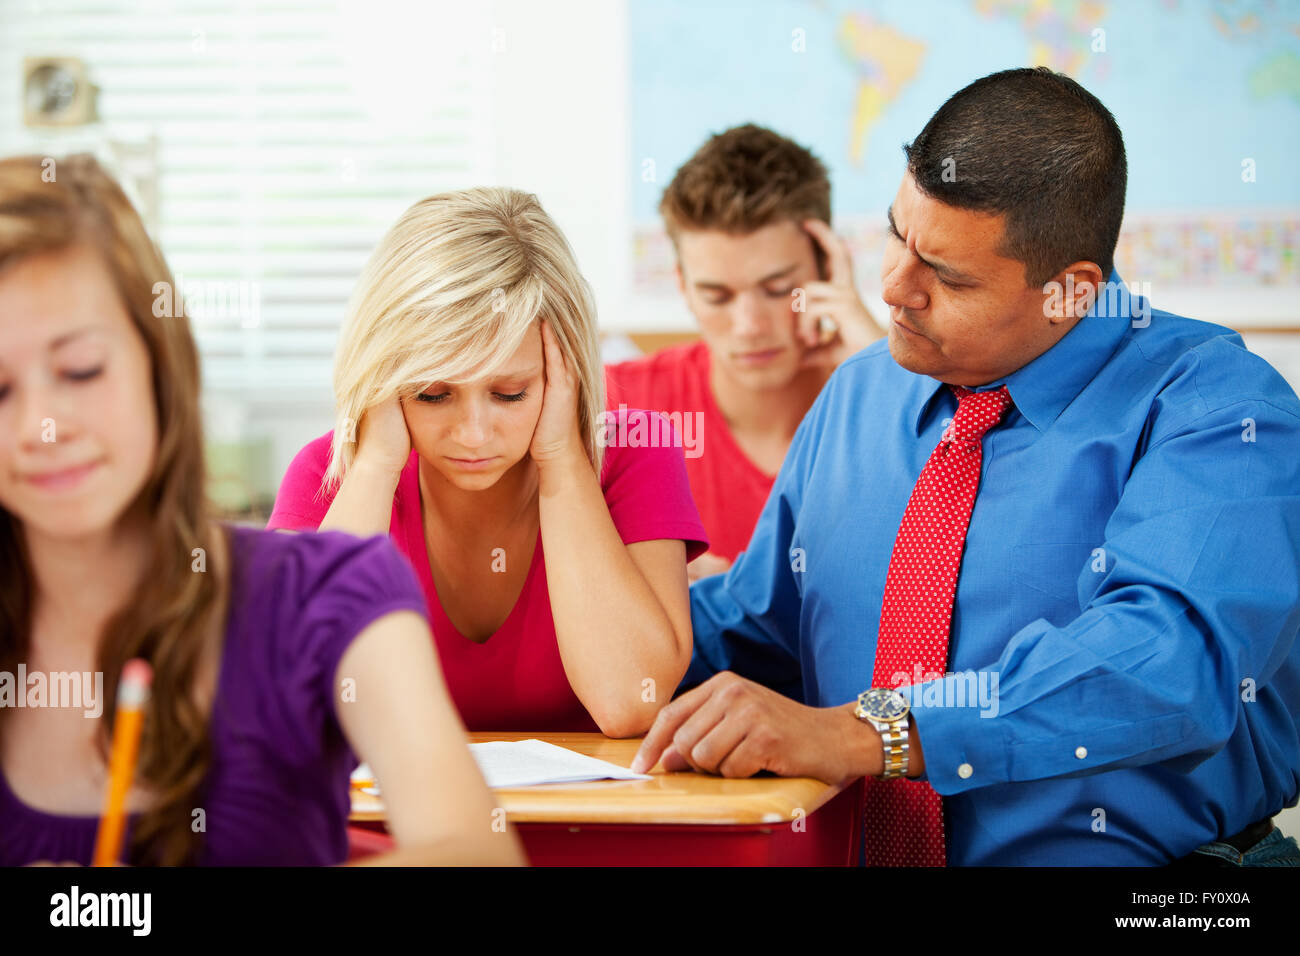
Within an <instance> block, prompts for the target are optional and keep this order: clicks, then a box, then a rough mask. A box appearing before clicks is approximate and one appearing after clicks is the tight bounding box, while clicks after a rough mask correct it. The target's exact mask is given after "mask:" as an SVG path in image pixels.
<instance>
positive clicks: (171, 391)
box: [0, 155, 229, 865]
mask: <svg viewBox="0 0 1300 956" xmlns="http://www.w3.org/2000/svg"><path fill="white" fill-rule="evenodd" d="M83 245H84V246H86V247H88V248H91V249H93V250H95V251H96V253H98V254H99V255H100V256H101V257H102V259H103V261H104V263H105V265H106V267H107V269H108V271H109V273H110V275H111V276H112V277H113V281H114V284H115V285H116V287H117V290H118V293H119V295H120V296H121V301H122V304H123V305H124V306H125V308H126V311H127V313H128V314H129V315H130V317H131V321H132V324H133V325H134V327H135V329H136V331H137V332H138V333H139V335H140V337H141V339H143V341H144V345H145V348H146V350H147V352H148V354H149V359H150V365H151V368H152V385H153V395H154V403H155V408H156V410H157V416H158V448H157V454H156V456H155V458H154V465H153V470H152V472H151V473H150V475H149V476H148V478H147V479H146V481H145V483H144V486H143V487H142V488H141V489H140V491H139V494H138V495H137V496H136V498H135V500H134V501H133V502H132V503H131V504H130V505H129V506H128V508H127V509H126V511H125V512H124V513H123V514H124V515H134V514H142V515H145V516H147V519H146V520H147V521H148V522H149V527H150V535H149V537H150V543H151V549H150V554H149V557H148V561H147V564H146V570H145V572H144V574H143V575H142V576H141V579H140V581H139V583H138V584H137V586H136V588H135V591H134V593H133V594H132V595H131V596H130V597H129V598H128V599H127V600H126V602H125V603H124V604H123V605H122V607H121V608H120V609H119V610H118V611H117V612H116V613H115V614H114V615H113V616H112V617H111V618H110V620H109V621H108V623H107V625H106V626H105V628H104V631H103V633H102V635H101V636H100V642H99V646H98V649H97V654H96V667H97V669H98V670H100V671H102V672H103V674H104V686H105V689H106V694H105V700H104V717H105V719H104V720H103V721H102V723H101V727H100V735H99V739H98V745H99V748H100V752H101V754H102V755H105V756H106V755H107V751H108V741H109V735H110V733H111V731H112V722H113V715H114V710H115V706H116V701H117V685H118V681H119V679H120V677H121V673H122V666H123V665H124V664H125V663H126V662H127V661H128V660H129V659H131V658H133V657H140V658H143V659H145V660H146V661H148V662H149V663H150V664H151V665H152V666H153V671H154V680H153V693H152V696H151V698H150V701H149V705H148V710H147V713H146V720H145V725H144V728H145V729H144V736H143V739H142V740H141V744H140V763H139V770H138V778H139V779H140V780H142V781H143V782H145V783H146V784H147V785H148V786H149V788H150V789H151V790H153V791H154V792H155V793H156V794H157V798H158V799H157V801H156V803H155V805H154V806H152V807H151V808H150V809H149V810H148V811H146V812H145V813H143V814H141V818H140V819H139V821H138V822H137V823H136V825H135V826H134V827H133V830H132V837H131V846H130V848H129V850H128V854H127V855H128V859H129V860H130V861H131V862H136V863H157V864H163V865H173V864H179V863H192V862H195V861H196V859H197V855H198V850H199V840H200V837H199V836H197V835H196V834H195V833H194V831H193V829H192V827H191V813H192V811H193V809H194V808H195V807H197V806H200V805H201V794H200V790H201V787H202V785H203V782H204V779H205V777H206V775H207V771H208V767H209V765H210V761H211V756H210V752H209V743H210V742H209V735H208V721H207V714H206V711H205V710H204V709H202V708H201V707H200V705H199V702H198V701H197V700H196V694H195V691H196V680H197V676H198V671H199V668H200V665H201V664H202V663H203V662H204V658H205V651H206V652H209V653H210V652H211V651H212V650H213V648H212V647H211V645H210V644H209V641H208V637H209V635H211V634H212V633H213V632H214V630H218V631H219V629H220V624H221V623H223V622H224V620H225V607H226V597H227V590H228V584H229V582H228V575H227V574H226V572H225V564H226V562H225V561H224V560H223V558H224V556H225V555H226V554H228V553H229V548H228V540H227V538H226V535H225V532H224V529H223V528H222V526H221V525H219V524H217V523H216V522H214V521H213V520H212V518H211V514H210V511H209V505H208V503H207V499H206V497H205V494H204V470H203V444H202V429H201V420H200V412H199V358H198V350H197V349H196V348H195V344H194V338H193V336H192V334H191V332H190V328H189V325H188V323H187V322H186V320H185V319H184V318H179V317H164V318H158V317H156V316H155V315H154V311H153V303H154V300H155V283H158V282H166V283H168V288H169V289H174V288H175V285H174V283H173V282H172V275H171V272H170V271H169V270H168V268H167V264H166V262H165V261H164V260H163V257H162V254H161V253H160V252H159V250H158V248H157V247H156V246H155V245H154V243H153V242H152V241H151V240H150V239H149V236H148V234H147V232H146V231H145V227H144V224H143V223H142V222H141V220H140V217H139V215H138V214H137V213H136V211H135V209H134V208H133V207H132V205H131V203H130V200H128V199H127V197H126V195H125V194H124V193H123V192H122V190H121V188H120V187H119V186H118V185H117V183H115V182H114V181H113V179H112V178H111V177H110V176H109V175H108V174H107V173H106V172H105V171H104V170H103V168H102V167H101V166H100V165H99V163H98V162H96V161H95V159H94V158H93V157H91V156H88V155H81V156H71V157H68V158H66V159H62V160H58V161H55V160H51V159H47V158H42V157H39V156H20V157H14V158H11V159H4V160H0V269H5V268H7V267H8V266H10V265H12V264H13V263H14V262H16V261H17V260H19V259H21V258H23V257H26V256H30V255H33V254H37V253H45V252H57V251H60V250H64V249H70V248H73V247H76V246H83ZM194 548H203V549H204V553H205V554H206V555H207V557H208V558H209V559H211V560H212V561H213V564H214V565H215V566H214V567H213V568H211V569H209V570H208V571H207V572H206V573H202V574H199V573H195V572H194V571H192V570H191V554H192V549H194ZM33 585H34V581H33V578H32V572H31V568H30V567H29V564H28V558H27V554H26V550H25V544H24V535H23V528H22V525H21V523H20V522H19V521H18V520H17V519H16V518H15V517H14V516H13V515H11V514H9V513H8V512H6V511H5V510H4V509H3V508H0V670H9V671H10V672H12V671H13V669H14V667H15V665H16V664H17V663H18V662H19V661H22V660H25V659H26V657H27V655H28V653H29V651H30V643H31V625H32V611H33V606H32V605H33ZM2 717H3V714H2V713H0V718H2ZM2 727H3V723H0V728H2Z"/></svg>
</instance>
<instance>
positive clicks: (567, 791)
mask: <svg viewBox="0 0 1300 956" xmlns="http://www.w3.org/2000/svg"><path fill="white" fill-rule="evenodd" d="M528 738H536V739H538V740H545V741H547V742H548V743H552V744H555V745H557V746H560V747H567V748H569V749H570V750H575V751H577V752H578V753H582V754H587V755H589V756H592V757H597V758H599V759H601V760H607V761H609V762H610V763H614V764H618V765H619V766H621V767H628V766H631V764H632V758H633V757H634V756H635V755H636V751H637V748H638V747H639V746H640V745H641V742H640V740H610V739H609V738H608V737H604V736H602V735H600V734H526V733H518V734H512V733H472V734H470V735H469V739H470V742H471V743H482V742H484V741H489V740H526V739H528ZM494 796H495V797H496V798H497V800H498V801H499V806H500V807H501V808H502V809H504V810H505V811H506V818H507V819H508V820H510V822H511V823H512V824H514V825H515V827H516V828H517V829H518V830H519V834H520V836H521V838H522V839H523V842H524V848H525V850H526V851H527V852H528V857H529V859H530V861H531V862H532V863H533V864H534V865H536V866H574V865H579V866H581V865H592V866H619V865H623V866H647V865H649V866H656V865H668V866H691V865H703V866H726V865H739V866H765V865H766V866H772V865H787V866H789V865H793V866H799V865H831V866H845V865H848V864H850V863H851V862H856V860H855V858H854V857H855V854H856V852H857V844H856V839H855V836H856V834H857V833H859V832H860V830H861V822H860V821H861V816H860V814H861V806H862V798H861V797H862V787H861V783H860V782H859V783H858V784H857V785H855V786H852V787H849V788H847V789H843V790H841V789H840V788H838V787H832V786H829V785H828V784H825V783H823V782H822V781H820V780H814V779H812V778H809V777H773V776H763V777H751V778H747V779H743V780H729V779H726V778H723V777H713V776H708V775H705V774H696V773H664V772H662V771H658V772H654V773H653V775H652V779H650V780H621V781H616V780H605V781H594V782H590V783H570V784H547V785H545V786H538V787H523V788H519V789H502V790H496V791H494ZM383 819H384V809H383V803H382V801H381V799H380V798H378V797H375V796H373V795H371V794H366V793H361V792H360V791H359V790H353V791H352V818H351V822H352V823H353V825H366V826H371V827H382V825H383Z"/></svg>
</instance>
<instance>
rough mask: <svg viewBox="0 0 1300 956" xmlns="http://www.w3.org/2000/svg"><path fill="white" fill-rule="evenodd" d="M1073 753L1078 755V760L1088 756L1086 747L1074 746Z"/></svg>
mask: <svg viewBox="0 0 1300 956" xmlns="http://www.w3.org/2000/svg"><path fill="white" fill-rule="evenodd" d="M1074 755H1075V756H1076V757H1078V758H1079V759H1080V760H1082V759H1083V758H1084V757H1086V756H1088V748H1087V747H1076V748H1074Z"/></svg>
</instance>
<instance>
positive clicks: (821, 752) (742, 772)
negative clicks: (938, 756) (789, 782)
mask: <svg viewBox="0 0 1300 956" xmlns="http://www.w3.org/2000/svg"><path fill="white" fill-rule="evenodd" d="M853 707H854V705H853V704H852V703H849V704H845V705H843V706H841V707H805V706H804V705H803V704H800V703H797V702H795V701H793V700H791V699H790V698H788V697H783V696H782V695H780V694H778V693H777V692H776V691H774V690H769V689H768V688H766V687H763V686H762V685H761V684H756V683H754V682H753V681H750V680H746V679H745V678H743V677H740V676H738V675H736V674H733V673H731V672H729V671H724V672H722V673H721V674H715V675H714V676H713V677H711V678H709V679H708V680H707V681H705V682H704V683H703V684H701V685H700V686H699V687H696V688H695V689H694V690H691V691H688V692H687V693H685V694H683V695H682V696H681V697H679V698H678V699H677V700H675V701H673V702H672V703H670V704H668V706H666V707H665V708H664V709H663V710H661V711H659V715H658V716H657V717H656V718H655V722H654V725H653V726H652V727H651V728H650V732H649V733H648V734H647V735H646V738H645V740H643V741H642V742H641V749H640V750H638V751H637V755H636V759H635V760H633V761H632V769H633V770H634V771H636V772H637V773H645V772H646V771H647V770H649V769H650V768H651V767H653V766H654V765H655V764H656V763H657V762H658V761H659V759H660V757H662V758H663V766H664V769H665V770H667V771H677V770H689V769H694V770H696V771H699V772H703V773H717V774H721V775H722V776H724V777H750V776H753V775H754V774H756V773H758V772H759V771H760V770H767V771H770V772H772V773H775V774H779V775H780V776H783V777H816V778H817V779H819V780H824V781H826V782H827V783H830V784H836V785H838V784H844V783H847V782H849V781H851V780H854V779H856V778H858V777H862V776H868V775H875V774H878V773H880V772H881V769H882V767H883V759H884V758H883V754H882V751H881V742H880V735H879V734H878V733H876V731H875V730H874V729H873V728H872V727H871V726H870V725H869V724H864V723H863V722H862V721H860V720H858V719H857V718H856V717H854V716H853Z"/></svg>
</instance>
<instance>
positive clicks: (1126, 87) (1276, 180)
mask: <svg viewBox="0 0 1300 956" xmlns="http://www.w3.org/2000/svg"><path fill="white" fill-rule="evenodd" d="M628 36H629V42H630V69H631V104H630V106H631V112H630V126H631V150H632V156H633V159H634V161H635V162H636V163H637V167H636V175H634V177H633V180H634V181H633V187H632V197H631V208H632V213H633V219H634V223H635V226H636V231H635V237H634V253H635V257H634V259H635V270H636V283H637V285H638V286H640V287H643V288H657V287H659V286H660V285H661V284H662V283H663V282H665V281H667V279H666V277H667V276H669V275H670V271H671V265H672V258H671V250H670V249H668V248H667V246H666V240H665V239H664V237H663V235H662V229H661V228H660V227H659V224H658V221H657V211H656V210H657V206H658V202H659V198H660V196H661V194H662V191H663V187H664V186H665V185H666V184H667V182H668V180H669V179H670V178H671V176H672V173H673V171H674V170H675V169H676V168H677V166H679V165H680V164H681V163H682V162H683V161H684V160H685V159H687V158H688V157H689V156H690V155H691V154H692V153H693V152H694V151H695V149H696V148H698V147H699V145H700V144H701V143H702V142H703V141H704V140H705V139H706V138H707V137H708V136H709V135H711V134H712V133H716V132H719V131H721V130H723V129H726V128H728V127H730V126H734V125H737V124H739V123H744V122H755V123H760V124H762V125H765V126H769V127H771V128H773V129H775V130H777V131H779V132H781V133H783V134H785V135H787V136H790V137H791V138H793V139H795V140H796V141H798V142H800V143H802V144H804V145H806V146H808V147H809V148H811V149H812V150H813V152H815V153H816V154H817V155H818V156H819V157H820V158H821V159H822V160H823V161H824V162H825V163H826V164H827V166H828V167H829V168H830V171H831V177H832V183H833V186H834V193H833V197H834V202H833V204H834V214H835V217H836V223H837V228H839V229H840V230H841V232H844V233H846V234H847V235H848V237H849V239H850V242H851V244H852V245H853V246H855V252H863V253H865V254H866V256H867V257H868V259H870V258H871V257H873V256H874V255H876V254H877V253H878V251H879V248H880V247H881V246H882V244H883V231H882V229H881V228H880V222H881V221H882V220H883V217H884V211H885V209H886V208H887V207H888V205H889V203H890V202H891V201H892V199H893V196H894V193H895V192H896V190H897V188H898V183H899V180H900V177H901V176H902V173H903V154H902V150H901V145H902V144H903V143H906V142H909V141H910V140H911V139H912V138H913V137H914V136H915V135H916V133H917V132H919V131H920V129H921V127H922V126H923V125H924V124H925V121H926V120H927V119H928V118H929V116H930V115H931V114H932V113H933V112H934V110H935V109H937V108H938V107H939V106H940V105H941V104H942V103H943V101H944V100H945V99H947V97H948V96H950V95H951V94H952V93H954V92H956V91H957V90H958V89H960V88H961V87H963V86H965V85H966V84H967V83H969V82H971V81H972V80H974V79H976V78H978V77H980V76H983V75H985V74H987V73H992V72H995V71H997V70H1001V69H1007V68H1010V67H1015V66H1026V65H1040V64H1041V65H1046V66H1049V67H1051V68H1052V69H1054V70H1059V71H1061V72H1064V73H1066V74H1068V75H1070V76H1072V77H1073V78H1075V79H1076V80H1078V81H1079V82H1080V83H1082V84H1083V85H1084V86H1085V87H1087V88H1088V89H1089V90H1090V91H1092V92H1093V93H1094V94H1095V95H1096V96H1097V97H1098V98H1099V99H1101V101H1102V102H1103V103H1105V104H1106V106H1107V107H1108V108H1109V109H1110V110H1111V112H1112V113H1113V114H1114V115H1115V118H1116V120H1117V121H1118V122H1119V124H1120V127H1121V129H1122V130H1123V133H1124V137H1125V146H1126V150H1127V154H1128V162H1129V190H1128V204H1127V211H1126V217H1125V230H1124V236H1123V237H1122V241H1121V248H1120V250H1119V253H1118V254H1117V259H1118V261H1119V262H1121V263H1123V264H1124V267H1125V268H1126V269H1128V270H1136V271H1138V272H1140V273H1142V274H1143V275H1145V276H1148V277H1149V278H1152V279H1161V280H1177V281H1183V282H1189V283H1192V284H1198V285H1228V286H1232V285H1251V286H1282V287H1285V286H1291V285H1295V284H1300V267H1298V265H1297V263H1296V261H1295V257H1294V249H1295V245H1296V239H1297V238H1300V179H1298V178H1297V177H1296V175H1295V171H1296V169H1297V168H1298V167H1297V163H1296V160H1295V157H1296V156H1297V151H1298V150H1300V3H1293V2H1285V0H1215V2H1210V0H1129V2H1103V0H1056V2H1047V0H926V2H920V0H906V2H898V0H883V2H875V3H872V2H865V0H856V2H854V0H841V2H837V0H753V2H739V0H734V2H733V0H666V2H665V0H655V2H651V0H632V2H631V4H630V10H629V25H628Z"/></svg>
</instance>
